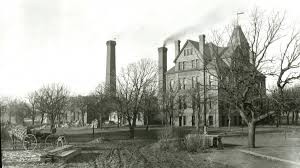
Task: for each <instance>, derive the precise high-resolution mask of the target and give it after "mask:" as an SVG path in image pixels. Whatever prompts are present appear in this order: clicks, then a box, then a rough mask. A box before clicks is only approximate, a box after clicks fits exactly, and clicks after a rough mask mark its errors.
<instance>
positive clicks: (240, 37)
mask: <svg viewBox="0 0 300 168" xmlns="http://www.w3.org/2000/svg"><path fill="white" fill-rule="evenodd" d="M227 46H229V47H234V48H235V47H236V46H241V47H242V48H244V47H246V48H249V43H248V41H247V39H246V37H245V35H244V33H243V30H242V28H241V26H240V25H237V26H235V27H234V29H233V32H232V34H231V37H230V40H229V41H228V43H227Z"/></svg>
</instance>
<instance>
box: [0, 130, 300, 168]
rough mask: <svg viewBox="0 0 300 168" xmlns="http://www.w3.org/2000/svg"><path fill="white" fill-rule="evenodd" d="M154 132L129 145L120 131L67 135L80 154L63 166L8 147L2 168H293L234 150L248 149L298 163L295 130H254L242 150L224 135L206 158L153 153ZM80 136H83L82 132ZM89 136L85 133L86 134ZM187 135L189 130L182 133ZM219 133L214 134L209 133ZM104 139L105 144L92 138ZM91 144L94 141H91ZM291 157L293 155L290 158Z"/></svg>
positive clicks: (238, 136)
mask: <svg viewBox="0 0 300 168" xmlns="http://www.w3.org/2000/svg"><path fill="white" fill-rule="evenodd" d="M158 130H159V129H152V130H151V131H150V132H145V131H143V129H140V130H138V131H137V132H136V137H137V138H136V139H135V140H127V139H128V137H127V136H128V131H126V130H125V129H124V130H113V131H109V130H105V131H103V132H100V131H99V130H97V134H96V135H95V137H94V138H93V137H92V136H91V135H90V134H89V136H86V135H85V134H76V135H70V139H71V140H72V141H70V143H71V144H73V145H75V146H77V147H80V148H81V149H82V153H81V154H80V155H78V156H76V157H74V158H73V159H71V160H69V161H68V162H67V163H54V164H49V163H40V162H39V161H38V160H39V156H40V155H41V154H42V153H43V152H45V151H44V149H43V148H40V149H37V150H35V151H33V152H26V151H24V150H22V149H18V150H16V151H12V150H10V148H9V144H5V143H4V144H1V147H2V149H4V150H2V151H3V158H2V161H3V162H2V163H3V167H20V168H23V167H30V168H38V167H42V168H43V167H44V168H48V167H50V168H60V167H70V168H71V167H103V168H106V167H109V168H114V167H122V168H131V167H133V168H134V167H138V168H143V167H149V168H160V167H161V168H165V167H166V168H168V167H170V168H171V167H172V168H173V167H175V168H176V167H178V168H179V167H187V168H189V167H191V168H193V167H200V168H201V167H204V168H205V167H207V168H215V167H216V168H223V167H225V168H226V167H228V168H231V167H243V168H244V167H245V168H254V167H255V168H256V167H264V168H269V167H270V168H296V166H294V165H290V164H285V163H282V162H278V161H271V160H267V159H263V158H258V157H254V156H251V155H248V154H244V153H242V152H239V151H238V149H247V150H252V151H254V152H258V153H261V154H265V155H270V156H274V157H279V158H283V159H289V160H293V161H298V162H299V158H298V156H299V154H300V146H299V145H300V141H299V140H300V139H299V138H300V135H299V129H295V130H296V131H293V132H289V133H285V132H284V130H283V129H281V130H274V129H273V128H262V129H258V134H257V135H256V146H257V148H255V149H248V148H247V136H245V135H244V133H243V131H241V130H240V129H236V130H237V131H232V132H229V133H228V132H227V133H226V134H224V137H223V138H222V140H223V143H224V144H225V148H224V150H209V151H207V152H205V153H188V152H186V151H161V150H158V147H157V143H156V142H157V136H158ZM81 131H82V133H85V132H86V131H85V130H81ZM88 131H90V130H88ZM185 132H186V133H188V132H189V129H187V131H185ZM212 132H213V133H219V132H220V131H219V130H212ZM99 137H104V140H98V139H97V138H99ZM93 139H94V140H93ZM291 152H292V153H291Z"/></svg>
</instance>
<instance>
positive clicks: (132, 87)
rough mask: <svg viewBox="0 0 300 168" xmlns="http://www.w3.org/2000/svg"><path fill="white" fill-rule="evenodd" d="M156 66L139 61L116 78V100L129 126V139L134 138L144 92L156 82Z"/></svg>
mask: <svg viewBox="0 0 300 168" xmlns="http://www.w3.org/2000/svg"><path fill="white" fill-rule="evenodd" d="M156 72H157V71H156V65H155V63H154V61H152V60H149V59H141V60H140V61H138V62H137V63H133V64H129V65H128V66H127V67H126V68H123V69H122V71H121V73H120V75H119V77H118V85H119V86H118V87H119V88H118V94H117V95H118V97H119V98H118V99H119V100H120V101H122V102H125V103H122V106H123V107H122V112H123V116H124V117H125V118H126V120H127V122H128V124H129V131H130V138H134V129H135V127H136V119H137V117H138V114H139V113H140V112H141V111H140V110H141V104H142V100H143V97H144V96H145V91H144V90H146V89H147V88H149V86H151V85H152V83H153V82H155V81H156Z"/></svg>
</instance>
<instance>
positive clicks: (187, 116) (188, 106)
mask: <svg viewBox="0 0 300 168" xmlns="http://www.w3.org/2000/svg"><path fill="white" fill-rule="evenodd" d="M249 48H250V47H249V44H248V41H247V39H246V37H245V35H244V33H243V31H242V28H241V26H239V25H237V26H235V28H234V30H233V32H232V35H231V38H230V41H229V42H228V44H227V46H226V47H220V46H217V45H215V44H213V43H211V42H210V43H206V41H205V35H200V36H199V41H193V40H187V41H186V42H185V44H184V45H183V47H182V48H180V41H175V59H174V64H175V65H174V66H173V67H172V68H170V69H169V70H167V48H166V47H161V48H159V49H158V52H159V61H158V66H159V73H158V76H159V77H158V78H159V90H160V92H161V93H166V92H169V91H174V90H176V91H178V94H177V96H176V100H175V102H176V103H174V104H175V107H174V108H175V109H176V110H175V111H176V113H175V114H174V118H173V120H174V121H175V123H174V124H175V125H176V126H193V125H195V117H196V116H195V110H194V107H193V106H194V103H193V99H192V98H191V93H190V91H191V88H196V87H197V86H199V85H200V86H201V87H203V85H204V64H203V62H204V60H206V62H207V64H206V65H207V69H208V71H207V72H206V73H205V74H206V75H205V76H206V78H205V80H206V82H205V84H206V88H207V90H206V109H207V110H206V111H207V114H206V121H207V125H210V126H213V127H220V126H227V125H228V121H229V119H228V110H230V109H229V107H228V105H227V103H225V102H223V101H221V100H220V99H221V96H222V90H221V89H220V88H219V84H220V82H221V81H219V80H220V76H218V75H217V72H216V57H220V58H221V61H222V62H221V63H222V65H223V66H224V67H230V66H232V65H233V64H236V63H239V64H242V66H245V67H249V68H251V66H253V64H252V61H251V59H250V58H251V54H250V51H249ZM240 52H242V54H240ZM259 87H260V88H261V90H262V91H263V92H265V76H264V75H262V74H261V78H260V79H259ZM202 90H204V89H203V88H202ZM199 91H200V92H201V96H202V97H201V99H202V101H203V100H204V92H203V91H201V89H200V90H199ZM160 101H162V99H161V100H160ZM202 103H203V102H202ZM201 108H202V109H201V117H202V119H201V121H202V122H203V121H204V118H203V116H204V115H203V110H204V103H203V104H202V106H201ZM166 118H167V120H168V121H169V122H170V120H171V119H170V116H166ZM230 118H231V119H230V121H231V125H233V126H236V125H241V123H242V119H241V117H240V115H239V113H238V112H234V111H233V112H232V113H231V115H230ZM202 124H203V123H202Z"/></svg>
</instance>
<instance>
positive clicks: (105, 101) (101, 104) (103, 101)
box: [94, 83, 111, 128]
mask: <svg viewBox="0 0 300 168" xmlns="http://www.w3.org/2000/svg"><path fill="white" fill-rule="evenodd" d="M110 95H111V94H110V93H109V87H108V86H106V85H105V83H101V84H99V85H98V86H97V87H96V89H95V92H94V96H95V99H96V102H95V103H96V104H95V105H96V108H97V114H98V121H99V126H100V128H102V125H103V123H102V122H103V117H104V116H105V115H108V114H109V112H111V108H110V107H111V106H110V105H111V102H110V101H109V98H110Z"/></svg>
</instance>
